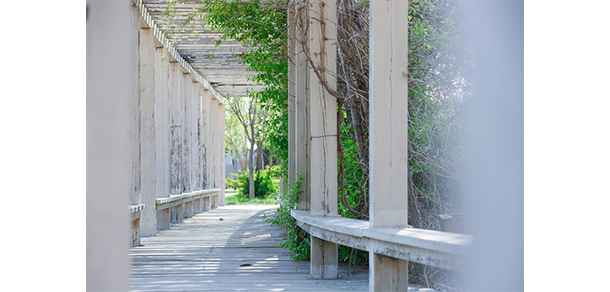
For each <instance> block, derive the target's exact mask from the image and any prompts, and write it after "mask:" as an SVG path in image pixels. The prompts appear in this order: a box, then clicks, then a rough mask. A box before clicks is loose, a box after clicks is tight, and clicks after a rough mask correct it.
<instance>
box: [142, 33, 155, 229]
mask: <svg viewBox="0 0 610 292" xmlns="http://www.w3.org/2000/svg"><path fill="white" fill-rule="evenodd" d="M142 23H144V24H145V22H143V21H142ZM154 38H155V37H154V35H153V30H152V29H151V28H148V26H145V27H142V28H141V29H140V114H141V117H140V151H141V153H140V177H141V189H140V193H141V203H142V204H144V205H145V208H144V209H143V210H142V211H141V213H140V219H139V220H140V232H141V233H140V234H141V235H142V236H153V235H155V234H156V232H157V227H156V224H155V222H156V212H155V200H156V172H155V167H156V158H155V154H156V153H155V152H156V150H155V149H156V143H155V138H156V135H155V70H154V69H155V66H154V52H155V46H154Z"/></svg>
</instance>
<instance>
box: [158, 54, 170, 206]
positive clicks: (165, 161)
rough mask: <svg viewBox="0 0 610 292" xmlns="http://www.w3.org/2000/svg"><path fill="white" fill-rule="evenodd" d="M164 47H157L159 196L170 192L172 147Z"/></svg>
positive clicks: (167, 194) (164, 195) (167, 73)
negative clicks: (170, 144)
mask: <svg viewBox="0 0 610 292" xmlns="http://www.w3.org/2000/svg"><path fill="white" fill-rule="evenodd" d="M164 51H165V50H164V49H163V47H156V48H155V56H154V58H155V60H154V66H155V135H156V138H155V144H156V150H157V154H156V156H155V158H156V168H157V170H156V178H157V181H156V184H157V198H162V197H168V196H169V193H170V177H169V164H170V151H169V150H170V147H169V127H170V125H169V90H168V81H169V61H168V60H167V59H165V52H164Z"/></svg>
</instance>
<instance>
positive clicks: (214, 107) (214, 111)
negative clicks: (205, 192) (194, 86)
mask: <svg viewBox="0 0 610 292" xmlns="http://www.w3.org/2000/svg"><path fill="white" fill-rule="evenodd" d="M211 97H212V98H210V128H209V129H210V147H209V148H208V150H209V151H210V152H209V155H210V165H209V166H208V167H209V172H210V188H216V187H217V179H216V174H217V170H216V164H217V156H218V155H217V153H216V152H217V145H216V132H217V131H218V130H217V128H216V124H217V121H218V101H217V100H216V98H215V97H214V96H213V95H211Z"/></svg>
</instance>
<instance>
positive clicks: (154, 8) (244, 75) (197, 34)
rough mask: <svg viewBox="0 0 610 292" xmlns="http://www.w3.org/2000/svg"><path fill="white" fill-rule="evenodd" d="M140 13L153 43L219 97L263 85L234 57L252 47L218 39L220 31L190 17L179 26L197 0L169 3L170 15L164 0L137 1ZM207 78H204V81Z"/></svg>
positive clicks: (189, 13)
mask: <svg viewBox="0 0 610 292" xmlns="http://www.w3.org/2000/svg"><path fill="white" fill-rule="evenodd" d="M134 2H135V3H136V4H137V6H138V8H139V13H140V14H141V15H142V17H143V19H145V20H146V21H145V22H146V23H145V24H143V25H144V26H148V27H151V28H152V29H153V30H154V34H155V39H156V42H158V45H162V46H163V47H165V48H166V49H167V50H168V52H169V55H170V56H172V58H177V60H180V59H181V60H180V62H181V63H183V62H184V64H185V65H186V64H188V65H186V67H189V65H190V67H191V68H192V69H193V70H194V71H195V72H196V73H197V74H199V75H200V76H201V77H202V78H203V79H204V80H206V81H207V82H209V84H210V86H211V87H212V88H213V90H215V91H217V92H218V93H219V94H220V95H222V96H225V97H227V96H247V91H248V90H254V91H260V90H261V89H262V88H263V84H260V83H256V82H253V81H251V80H250V78H252V77H253V76H255V75H256V72H252V71H247V68H248V66H247V65H244V64H242V63H241V62H240V61H239V60H237V56H238V55H240V54H241V53H243V52H246V51H248V50H250V49H251V48H250V47H249V46H247V45H246V44H242V43H239V42H238V41H236V40H231V39H228V40H224V41H222V43H220V44H219V45H218V46H217V45H216V41H218V40H221V38H220V33H219V32H217V31H213V30H212V29H211V28H209V27H207V26H205V25H203V24H204V21H203V20H201V19H193V20H192V21H191V22H190V24H188V25H186V26H183V27H181V25H180V24H181V23H183V22H184V21H185V20H186V19H187V18H189V17H192V16H193V14H194V13H193V10H194V9H200V7H201V4H200V3H198V1H187V2H186V3H180V4H177V5H175V6H172V7H171V8H172V13H171V17H169V16H166V15H164V14H163V13H164V12H165V11H166V10H167V9H168V6H169V5H170V4H169V2H170V1H167V0H136V1H134ZM206 81H203V83H205V82H206Z"/></svg>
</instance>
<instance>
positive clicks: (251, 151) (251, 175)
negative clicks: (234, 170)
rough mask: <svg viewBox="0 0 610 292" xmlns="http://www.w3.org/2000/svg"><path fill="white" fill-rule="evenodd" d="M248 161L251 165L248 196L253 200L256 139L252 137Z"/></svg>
mask: <svg viewBox="0 0 610 292" xmlns="http://www.w3.org/2000/svg"><path fill="white" fill-rule="evenodd" d="M248 162H249V164H250V167H249V174H250V175H249V176H250V179H249V181H248V184H249V194H248V198H250V200H252V199H254V139H252V140H251V141H250V159H248Z"/></svg>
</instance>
